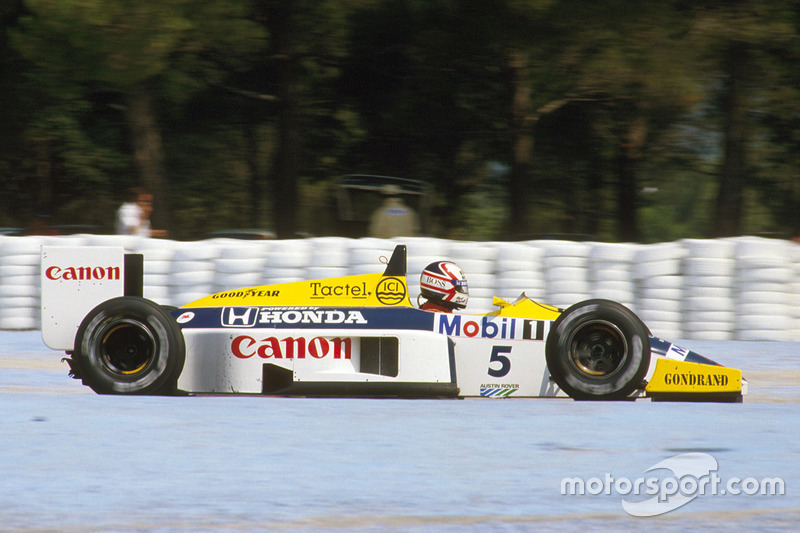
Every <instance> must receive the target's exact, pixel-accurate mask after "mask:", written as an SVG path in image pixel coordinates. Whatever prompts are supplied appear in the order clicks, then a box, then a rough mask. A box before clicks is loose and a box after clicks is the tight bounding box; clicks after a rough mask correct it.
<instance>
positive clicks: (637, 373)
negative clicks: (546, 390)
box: [545, 299, 650, 400]
mask: <svg viewBox="0 0 800 533" xmlns="http://www.w3.org/2000/svg"><path fill="white" fill-rule="evenodd" d="M545 355H546V358H547V367H548V370H549V371H550V376H551V377H552V379H553V381H555V382H556V384H557V385H558V386H559V387H560V388H561V390H563V391H564V392H566V393H567V394H569V396H570V397H572V398H574V399H576V400H624V399H625V398H627V397H628V396H630V395H631V393H633V392H634V391H635V390H636V389H637V388H639V387H641V386H642V384H643V381H644V377H645V374H647V370H648V367H649V366H650V340H649V338H648V330H647V327H646V326H645V325H644V324H643V323H642V321H641V320H639V317H637V316H636V315H635V314H634V313H633V312H632V311H631V310H630V309H628V308H627V307H625V306H624V305H622V304H619V303H617V302H613V301H610V300H599V299H597V300H586V301H583V302H580V303H577V304H575V305H573V306H572V307H569V308H568V309H567V310H566V311H564V312H563V313H561V315H560V316H559V317H558V318H557V319H556V321H555V322H554V323H553V325H552V326H551V328H550V333H549V334H548V336H547V344H546V348H545Z"/></svg>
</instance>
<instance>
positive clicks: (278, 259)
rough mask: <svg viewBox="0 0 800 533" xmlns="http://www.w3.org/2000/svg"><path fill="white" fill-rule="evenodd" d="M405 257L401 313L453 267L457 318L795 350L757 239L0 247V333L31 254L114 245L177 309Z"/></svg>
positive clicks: (0, 242)
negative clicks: (603, 323) (542, 321)
mask: <svg viewBox="0 0 800 533" xmlns="http://www.w3.org/2000/svg"><path fill="white" fill-rule="evenodd" d="M398 243H404V244H406V245H407V247H408V284H409V296H410V298H411V301H412V303H415V304H416V302H417V296H418V295H419V272H421V270H422V269H423V268H424V267H425V266H427V265H428V264H429V263H431V262H433V261H436V260H440V259H448V260H452V261H454V262H456V263H457V264H458V265H459V266H461V268H462V269H463V270H464V272H465V273H466V275H467V279H468V280H469V284H470V293H471V297H470V303H469V306H468V310H469V311H470V312H473V313H485V312H489V311H492V310H494V308H493V306H492V296H500V297H502V298H504V299H506V300H509V301H513V300H515V299H516V298H517V297H518V296H519V295H520V294H522V293H525V294H526V295H527V296H529V297H531V298H533V299H534V300H539V301H542V302H546V303H549V304H552V305H557V306H560V307H564V308H566V307H568V306H569V305H571V304H573V303H576V302H579V301H583V300H588V299H592V298H603V299H609V300H613V301H616V302H619V303H621V304H623V305H624V306H625V307H627V308H629V309H630V310H631V311H633V312H635V313H636V314H637V315H638V316H639V317H640V318H641V319H642V320H643V321H644V323H645V324H646V325H647V326H648V328H649V329H650V330H651V332H652V333H653V334H654V335H657V336H662V337H664V338H669V339H691V340H757V341H763V340H776V341H800V244H796V243H794V242H791V241H782V240H776V239H764V238H758V237H737V238H729V239H715V240H704V239H683V240H680V241H675V242H668V243H656V244H631V243H587V242H571V241H549V240H541V241H523V242H472V241H452V240H445V239H437V238H432V237H414V238H408V239H375V238H363V239H346V238H341V237H318V238H310V239H302V240H282V241H278V240H275V241H243V240H236V239H209V240H205V241H197V242H178V241H171V240H165V239H144V238H140V237H126V236H116V235H69V236H63V237H33V236H29V237H9V236H2V237H0V329H5V330H29V329H39V328H40V326H41V319H40V311H39V304H40V281H39V276H40V264H41V253H40V248H41V246H42V245H43V244H45V245H50V246H122V247H124V248H125V250H126V252H129V253H141V254H143V255H144V259H145V260H144V276H145V280H144V296H145V297H146V298H148V299H151V300H153V301H155V302H157V303H159V304H162V305H172V306H180V305H183V304H186V303H188V302H191V301H193V300H195V299H198V298H201V297H203V296H207V295H208V294H212V293H215V292H221V291H224V290H230V289H235V288H241V287H251V286H257V285H264V284H269V283H284V282H290V281H299V280H304V279H317V278H326V277H340V276H346V275H350V274H364V273H372V272H379V271H381V270H382V269H383V264H382V262H383V261H386V260H388V258H389V257H390V256H391V252H392V250H393V248H394V246H395V245H396V244H398Z"/></svg>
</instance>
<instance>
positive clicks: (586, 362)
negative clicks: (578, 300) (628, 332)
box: [568, 320, 628, 379]
mask: <svg viewBox="0 0 800 533" xmlns="http://www.w3.org/2000/svg"><path fill="white" fill-rule="evenodd" d="M568 346H569V348H570V349H569V353H570V359H569V360H570V362H571V363H572V365H573V366H574V367H575V369H576V370H578V371H579V372H581V374H583V375H585V376H586V377H588V378H591V379H605V378H608V377H609V376H611V375H613V374H615V373H616V372H618V371H619V370H620V369H621V368H622V367H623V366H624V365H625V361H627V359H628V342H627V341H626V340H625V335H623V333H622V331H620V329H619V328H618V327H617V326H616V325H614V324H612V323H611V322H607V321H605V320H596V321H593V322H589V323H587V324H585V325H584V326H583V327H581V328H578V329H577V330H576V331H575V332H574V333H573V334H572V335H571V336H570V338H569V344H568Z"/></svg>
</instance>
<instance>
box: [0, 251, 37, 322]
mask: <svg viewBox="0 0 800 533" xmlns="http://www.w3.org/2000/svg"><path fill="white" fill-rule="evenodd" d="M40 271H41V240H40V239H39V238H37V237H2V238H0V329H16V330H22V329H37V328H39V326H40V324H41V312H40V310H39V302H40V293H41V291H40V289H39V287H40V285H39V276H40V273H41V272H40Z"/></svg>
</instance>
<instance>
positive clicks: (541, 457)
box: [0, 332, 800, 532]
mask: <svg viewBox="0 0 800 533" xmlns="http://www.w3.org/2000/svg"><path fill="white" fill-rule="evenodd" d="M680 344H682V345H683V346H684V347H687V348H690V349H693V350H695V351H697V352H698V353H701V354H703V355H707V356H709V357H711V358H712V359H715V360H717V361H718V362H720V363H722V364H725V365H727V366H736V367H739V368H742V369H743V370H744V375H745V377H746V378H747V380H748V382H749V386H750V393H749V395H748V396H747V397H746V398H745V401H744V403H743V404H675V403H651V402H648V401H637V402H630V403H628V402H626V403H595V402H573V401H571V400H513V399H504V400H490V399H483V400H478V399H476V400H463V401H459V400H440V401H437V400H431V401H427V400H425V401H414V400H348V399H344V400H343V399H330V400H325V399H285V398H264V397H196V398H153V397H151V398H133V397H125V398H122V397H101V396H97V395H95V394H93V393H92V392H91V391H90V390H88V389H86V388H83V387H82V386H81V385H80V383H79V382H77V381H75V380H71V379H69V378H68V377H67V376H66V364H65V363H61V362H60V361H59V359H60V354H59V353H57V352H54V351H51V350H49V349H48V348H46V347H45V346H44V345H43V344H42V342H41V339H40V337H39V334H38V332H0V409H2V414H3V418H2V421H0V449H2V450H3V452H2V454H0V473H2V475H0V531H66V532H70V531H75V532H87V531H92V532H93V531H124V532H129V531H130V532H133V531H164V532H173V531H174V532H184V531H186V532H188V531H274V530H288V531H308V530H311V531H384V530H391V531H403V532H423V531H431V530H434V531H452V532H461V531H485V530H492V531H532V530H536V531H549V530H552V531H556V530H557V531H562V530H581V531H589V532H592V531H598V532H599V531H611V530H615V531H642V529H643V528H649V529H653V530H655V531H676V532H677V531H685V530H687V529H712V528H713V529H717V530H723V529H725V530H728V531H739V530H745V529H750V530H758V531H794V530H796V525H797V523H800V429H798V427H800V405H799V404H800V344H798V343H745V342H728V343H713V342H697V341H695V342H692V341H685V342H683V343H680ZM690 452H699V453H706V454H709V455H711V456H713V457H714V458H715V459H716V461H717V462H718V466H719V468H718V472H717V474H718V475H719V477H720V478H722V479H723V480H729V479H731V478H733V477H738V478H741V479H744V478H748V477H751V478H755V479H759V480H760V479H763V478H776V477H779V478H781V479H782V480H783V482H784V483H785V494H784V495H782V496H769V495H766V496H759V495H745V494H740V495H736V496H735V495H731V494H726V495H719V494H717V495H713V494H703V495H698V496H697V497H696V498H695V499H694V500H692V501H690V502H689V503H687V504H686V505H684V506H682V507H680V508H678V509H676V510H673V511H671V512H668V513H666V514H661V515H658V516H652V517H648V518H636V517H633V516H630V515H628V514H627V513H626V512H625V511H624V510H623V508H622V500H623V498H624V496H622V495H620V494H619V493H617V492H614V491H611V493H610V494H599V495H591V494H587V495H583V496H577V495H562V493H561V484H562V481H563V480H564V479H565V478H582V479H584V480H589V479H590V478H593V477H594V478H600V479H602V478H604V476H605V475H606V474H610V475H611V476H613V477H614V478H615V479H619V478H621V477H626V478H628V479H636V478H642V477H647V476H652V475H655V474H654V472H647V470H648V469H649V468H650V467H652V466H654V465H655V464H657V463H658V462H660V461H664V460H666V459H669V458H671V457H674V456H677V455H680V454H684V453H690ZM661 472H662V473H663V472H664V471H663V470H662V471H661ZM666 473H667V474H669V472H666ZM628 499H632V498H630V497H628ZM640 499H641V498H640Z"/></svg>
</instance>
